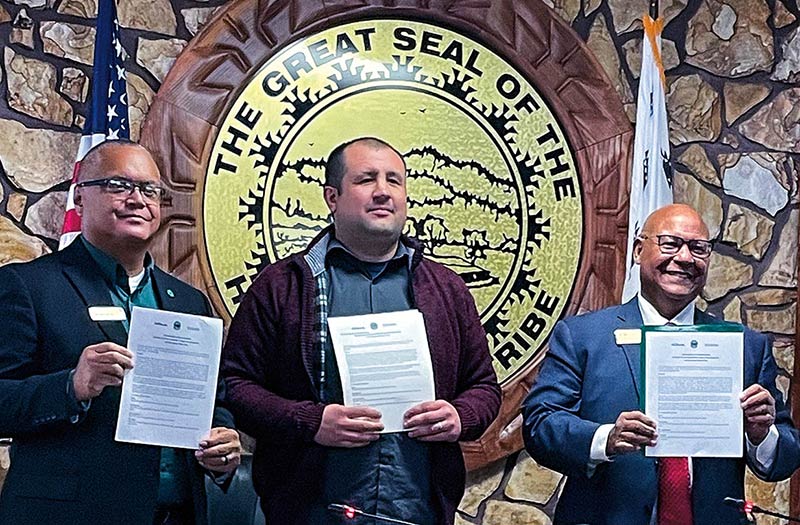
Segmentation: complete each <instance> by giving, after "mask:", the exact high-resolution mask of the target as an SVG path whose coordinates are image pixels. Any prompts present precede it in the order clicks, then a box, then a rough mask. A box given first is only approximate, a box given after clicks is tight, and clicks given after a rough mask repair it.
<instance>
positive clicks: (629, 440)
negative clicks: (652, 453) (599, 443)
mask: <svg viewBox="0 0 800 525" xmlns="http://www.w3.org/2000/svg"><path fill="white" fill-rule="evenodd" d="M657 439H658V432H657V431H656V422H655V421H653V420H652V419H650V418H649V417H647V416H646V415H644V414H642V413H641V412H639V411H638V410H634V411H632V412H623V413H621V414H620V415H619V417H617V421H616V422H615V423H614V428H613V429H611V432H610V433H609V434H608V440H607V441H606V456H608V457H611V456H616V455H619V454H630V453H631V452H637V451H638V450H639V449H641V448H642V447H644V446H647V447H654V446H655V445H656V440H657Z"/></svg>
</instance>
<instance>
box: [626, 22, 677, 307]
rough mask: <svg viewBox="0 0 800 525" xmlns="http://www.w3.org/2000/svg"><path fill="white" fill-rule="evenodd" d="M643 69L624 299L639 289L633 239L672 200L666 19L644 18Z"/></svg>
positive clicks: (637, 111) (628, 298) (640, 81)
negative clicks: (663, 60)
mask: <svg viewBox="0 0 800 525" xmlns="http://www.w3.org/2000/svg"><path fill="white" fill-rule="evenodd" d="M643 22H644V35H645V38H644V40H643V41H642V72H641V75H640V76H639V97H638V100H637V102H636V135H635V137H634V145H633V148H634V150H633V151H634V153H633V170H632V173H631V195H630V204H629V209H628V250H627V259H626V272H625V287H624V289H623V291H622V302H623V303H625V302H627V301H628V300H630V299H631V298H632V297H633V296H635V295H636V294H637V293H638V292H639V265H638V264H636V265H635V264H633V241H634V239H635V238H636V236H637V235H639V233H640V232H641V228H642V225H643V224H644V220H645V219H646V218H647V216H648V215H650V213H652V212H653V211H654V210H656V209H658V208H660V207H662V206H664V205H667V204H670V203H671V202H672V168H671V165H670V161H669V128H668V124H667V108H666V105H665V102H664V99H665V97H664V87H665V80H664V67H663V65H662V63H661V30H662V29H663V25H664V22H663V19H662V18H661V17H659V18H658V19H657V20H653V19H652V18H650V16H649V15H645V16H644V19H643Z"/></svg>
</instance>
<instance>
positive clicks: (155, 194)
mask: <svg viewBox="0 0 800 525" xmlns="http://www.w3.org/2000/svg"><path fill="white" fill-rule="evenodd" d="M75 186H76V187H77V188H83V187H86V186H100V187H102V188H103V189H104V190H105V191H107V192H108V193H111V194H114V195H122V194H127V195H133V190H135V189H136V188H139V193H141V194H142V197H144V199H145V200H148V201H152V202H160V201H161V199H163V198H164V197H165V196H166V194H167V190H166V188H164V187H163V186H161V185H160V184H156V183H154V182H134V181H132V180H128V179H121V178H119V177H111V178H108V179H95V180H87V181H86V182H79V183H78V184H76V185H75Z"/></svg>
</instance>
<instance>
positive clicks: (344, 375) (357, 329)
mask: <svg viewBox="0 0 800 525" xmlns="http://www.w3.org/2000/svg"><path fill="white" fill-rule="evenodd" d="M328 327H329V328H330V333H331V343H332V344H333V351H334V354H335V355H336V363H337V364H338V366H339V375H340V376H341V380H342V391H343V393H344V404H345V405H346V406H356V405H358V406H370V407H372V408H374V409H376V410H378V411H380V412H381V415H382V417H381V420H382V422H383V426H384V432H401V431H403V430H405V429H403V414H404V413H405V411H406V410H408V409H409V408H411V407H412V406H414V405H416V404H418V403H422V402H423V401H432V400H433V399H434V396H435V392H434V384H433V366H432V365H431V353H430V350H429V348H428V337H427V334H426V332H425V322H424V320H423V318H422V314H421V313H420V312H419V311H418V310H405V311H401V312H390V313H384V314H369V315H355V316H351V317H329V318H328Z"/></svg>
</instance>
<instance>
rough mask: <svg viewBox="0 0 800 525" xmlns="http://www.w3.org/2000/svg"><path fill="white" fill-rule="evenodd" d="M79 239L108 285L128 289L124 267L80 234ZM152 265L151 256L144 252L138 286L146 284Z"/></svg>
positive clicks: (126, 273)
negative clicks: (142, 270)
mask: <svg viewBox="0 0 800 525" xmlns="http://www.w3.org/2000/svg"><path fill="white" fill-rule="evenodd" d="M80 240H81V242H83V245H84V246H85V247H86V251H88V252H89V255H91V256H92V259H94V261H95V262H96V263H97V265H98V266H99V267H100V272H101V274H102V275H103V279H105V281H106V282H107V283H108V284H109V285H112V286H118V287H121V288H122V289H123V290H128V283H129V281H128V272H126V271H125V268H123V267H122V265H121V264H120V263H118V262H117V260H116V259H114V258H113V257H111V256H110V255H109V254H107V253H106V252H104V251H103V250H101V249H100V248H98V247H97V246H95V245H93V244H92V243H90V242H89V241H88V240H86V238H85V237H84V236H83V235H81V236H80ZM153 266H154V265H153V258H152V257H150V254H149V253H146V254H145V255H144V276H143V277H142V279H141V281H140V282H139V286H142V285H145V284H147V282H148V280H149V278H150V274H151V273H152V272H153Z"/></svg>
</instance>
